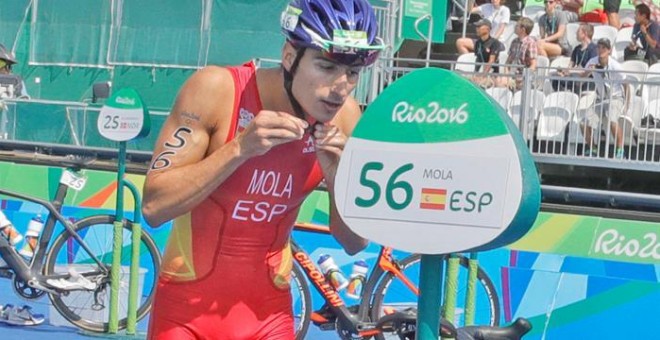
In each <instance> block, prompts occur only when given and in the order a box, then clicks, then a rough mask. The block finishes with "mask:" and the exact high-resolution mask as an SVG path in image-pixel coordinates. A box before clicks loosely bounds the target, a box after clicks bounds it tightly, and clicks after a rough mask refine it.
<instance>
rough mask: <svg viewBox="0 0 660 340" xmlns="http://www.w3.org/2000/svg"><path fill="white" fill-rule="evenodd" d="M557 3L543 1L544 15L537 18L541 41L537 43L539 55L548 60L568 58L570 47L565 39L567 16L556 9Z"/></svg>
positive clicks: (550, 0) (549, 0) (551, 0)
mask: <svg viewBox="0 0 660 340" xmlns="http://www.w3.org/2000/svg"><path fill="white" fill-rule="evenodd" d="M557 3H558V1H555V0H545V2H544V4H545V14H543V15H542V16H541V17H540V18H539V30H540V33H541V39H539V41H538V43H537V44H538V49H539V54H540V55H542V56H546V57H548V58H553V57H556V56H559V55H565V56H568V54H569V53H570V52H571V47H570V45H569V44H568V39H567V38H566V25H567V24H568V22H569V21H568V15H567V14H566V12H565V11H562V10H561V9H559V8H557Z"/></svg>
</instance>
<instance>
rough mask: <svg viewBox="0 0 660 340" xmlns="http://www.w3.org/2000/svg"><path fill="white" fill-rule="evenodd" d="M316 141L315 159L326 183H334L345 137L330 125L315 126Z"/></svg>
mask: <svg viewBox="0 0 660 340" xmlns="http://www.w3.org/2000/svg"><path fill="white" fill-rule="evenodd" d="M314 138H315V139H316V145H315V147H316V158H317V159H318V160H319V164H320V165H321V169H322V170H323V175H324V177H325V179H326V181H330V182H332V181H334V178H335V174H336V172H337V166H339V157H340V156H341V153H342V152H343V151H344V146H345V145H346V141H347V139H348V138H347V137H346V135H345V134H344V133H343V132H341V130H339V128H338V127H336V126H334V125H332V124H316V125H315V126H314Z"/></svg>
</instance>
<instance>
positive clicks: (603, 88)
mask: <svg viewBox="0 0 660 340" xmlns="http://www.w3.org/2000/svg"><path fill="white" fill-rule="evenodd" d="M596 45H597V46H598V56H597V57H594V58H591V59H590V60H589V61H588V62H587V66H586V68H587V70H586V71H585V72H583V73H582V76H583V77H588V76H590V75H591V76H593V78H594V82H595V83H596V94H597V97H596V103H595V105H594V106H592V107H591V108H590V109H589V110H588V111H587V114H586V117H585V119H584V120H585V121H586V122H583V123H581V124H580V128H581V129H582V133H583V134H584V138H585V144H586V147H585V154H587V155H598V146H597V144H596V145H593V144H592V143H593V139H592V136H593V130H594V129H597V130H598V131H600V128H601V127H600V124H599V123H600V122H603V124H604V123H605V122H606V121H609V125H610V130H611V132H612V134H613V135H614V143H615V145H616V149H615V153H614V157H615V158H617V159H622V158H624V150H623V130H622V129H621V128H620V127H619V124H618V120H619V116H620V115H621V114H622V113H623V112H625V109H626V107H625V106H626V105H625V98H628V93H627V91H628V87H627V86H624V76H623V74H622V73H621V71H623V68H622V67H621V65H620V64H619V62H617V61H616V59H614V58H612V56H611V55H610V54H611V52H612V43H611V42H610V40H609V39H607V38H602V39H599V40H598V42H597V43H596ZM585 125H586V126H585Z"/></svg>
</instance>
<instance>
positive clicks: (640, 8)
mask: <svg viewBox="0 0 660 340" xmlns="http://www.w3.org/2000/svg"><path fill="white" fill-rule="evenodd" d="M631 39H632V41H631V42H630V45H628V47H627V48H626V49H625V50H624V51H623V55H624V57H623V59H624V60H631V59H644V60H645V61H646V62H648V63H649V64H654V63H656V62H657V61H658V55H659V54H660V53H658V52H660V49H659V48H658V40H659V39H660V26H658V24H657V23H656V22H654V21H651V9H650V8H649V6H647V5H645V4H641V5H637V6H635V25H634V26H633V33H632V37H631ZM640 45H641V46H640Z"/></svg>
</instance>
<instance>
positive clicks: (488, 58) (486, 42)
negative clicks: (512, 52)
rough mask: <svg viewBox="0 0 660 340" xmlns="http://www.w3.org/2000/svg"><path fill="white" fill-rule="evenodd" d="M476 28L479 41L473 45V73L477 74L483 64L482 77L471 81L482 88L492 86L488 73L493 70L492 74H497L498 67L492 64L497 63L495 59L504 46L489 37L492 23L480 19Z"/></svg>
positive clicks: (478, 76)
mask: <svg viewBox="0 0 660 340" xmlns="http://www.w3.org/2000/svg"><path fill="white" fill-rule="evenodd" d="M475 26H477V35H478V36H479V39H477V42H476V44H475V48H474V54H475V55H476V57H477V58H476V62H477V65H475V66H474V72H475V73H478V72H479V67H481V65H480V64H484V63H485V65H483V68H482V70H481V72H482V73H483V74H484V75H483V76H481V75H477V76H475V77H474V78H473V81H474V82H475V83H477V84H479V85H482V86H484V87H490V86H492V85H493V84H492V81H491V80H490V77H488V73H489V72H490V71H491V68H492V70H493V73H499V67H498V66H493V63H497V58H498V57H499V55H500V52H501V51H504V45H502V43H501V42H500V41H499V40H497V39H495V38H493V37H492V36H491V35H490V30H491V28H492V23H491V22H490V20H488V19H481V20H479V21H477V22H476V23H475Z"/></svg>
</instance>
